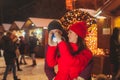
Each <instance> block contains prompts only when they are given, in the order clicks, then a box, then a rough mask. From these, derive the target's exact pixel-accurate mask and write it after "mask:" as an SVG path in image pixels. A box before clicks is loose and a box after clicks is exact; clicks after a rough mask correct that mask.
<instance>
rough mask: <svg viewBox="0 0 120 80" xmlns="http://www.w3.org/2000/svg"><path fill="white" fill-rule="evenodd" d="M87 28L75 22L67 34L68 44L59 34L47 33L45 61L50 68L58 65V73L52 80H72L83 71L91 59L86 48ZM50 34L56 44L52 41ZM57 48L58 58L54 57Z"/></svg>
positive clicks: (81, 23) (89, 52)
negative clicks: (54, 38)
mask: <svg viewBox="0 0 120 80" xmlns="http://www.w3.org/2000/svg"><path fill="white" fill-rule="evenodd" d="M86 32H87V26H86V25H85V23H84V22H77V23H74V24H73V25H71V26H70V28H69V32H68V38H69V44H68V43H67V42H65V41H64V39H63V38H62V36H61V32H60V31H59V30H58V31H57V30H56V31H55V30H54V31H51V32H49V38H48V45H49V46H48V50H47V54H46V60H47V63H48V65H49V66H50V67H54V66H55V65H57V64H58V72H57V75H56V76H55V79H54V80H73V79H77V78H78V76H79V74H80V73H81V72H82V71H83V70H84V69H85V67H86V66H87V65H88V63H89V62H90V60H91V59H92V53H91V51H90V50H89V49H88V48H87V47H86V45H85V42H84V38H85V37H86ZM52 34H54V35H55V37H56V40H57V42H53V41H52ZM57 48H58V50H59V54H60V56H59V57H58V56H57V55H56V51H57Z"/></svg>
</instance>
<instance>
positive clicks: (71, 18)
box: [60, 9, 105, 55]
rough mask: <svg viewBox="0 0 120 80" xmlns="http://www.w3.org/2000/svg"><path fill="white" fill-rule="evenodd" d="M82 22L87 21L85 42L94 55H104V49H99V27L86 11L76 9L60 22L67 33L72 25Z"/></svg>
mask: <svg viewBox="0 0 120 80" xmlns="http://www.w3.org/2000/svg"><path fill="white" fill-rule="evenodd" d="M80 21H85V22H86V23H87V26H88V34H87V36H86V38H85V40H86V44H87V46H88V47H89V49H90V50H91V51H92V53H93V55H104V54H105V53H104V51H103V49H99V48H97V25H96V19H95V18H94V17H93V16H91V15H90V14H89V13H88V12H86V11H82V10H81V9H74V10H71V11H69V12H67V13H66V14H65V15H64V16H63V17H62V18H61V19H60V22H61V24H62V26H63V28H64V29H65V30H66V31H67V30H68V29H69V27H70V25H72V24H73V23H76V22H80Z"/></svg>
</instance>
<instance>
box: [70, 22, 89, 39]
mask: <svg viewBox="0 0 120 80" xmlns="http://www.w3.org/2000/svg"><path fill="white" fill-rule="evenodd" d="M69 29H70V30H72V31H74V32H75V33H76V34H77V35H78V36H79V37H81V38H83V39H84V38H85V37H86V33H87V25H86V23H85V22H77V23H75V24H72V25H71V26H70V27H69Z"/></svg>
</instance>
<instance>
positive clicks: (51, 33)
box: [48, 31, 57, 46]
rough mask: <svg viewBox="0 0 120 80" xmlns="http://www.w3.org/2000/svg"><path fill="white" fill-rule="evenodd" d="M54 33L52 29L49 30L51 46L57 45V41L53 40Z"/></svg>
mask: <svg viewBox="0 0 120 80" xmlns="http://www.w3.org/2000/svg"><path fill="white" fill-rule="evenodd" d="M53 34H54V33H53V32H52V31H50V32H49V36H48V45H50V46H57V42H54V41H53V40H52V35H53Z"/></svg>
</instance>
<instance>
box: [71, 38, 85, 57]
mask: <svg viewBox="0 0 120 80" xmlns="http://www.w3.org/2000/svg"><path fill="white" fill-rule="evenodd" d="M77 44H78V50H77V51H76V52H74V53H73V55H76V54H79V52H80V51H82V50H83V49H85V48H87V46H86V43H85V40H84V39H83V38H81V37H79V36H78V41H77Z"/></svg>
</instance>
